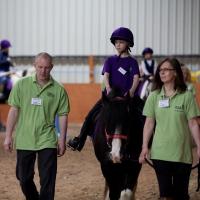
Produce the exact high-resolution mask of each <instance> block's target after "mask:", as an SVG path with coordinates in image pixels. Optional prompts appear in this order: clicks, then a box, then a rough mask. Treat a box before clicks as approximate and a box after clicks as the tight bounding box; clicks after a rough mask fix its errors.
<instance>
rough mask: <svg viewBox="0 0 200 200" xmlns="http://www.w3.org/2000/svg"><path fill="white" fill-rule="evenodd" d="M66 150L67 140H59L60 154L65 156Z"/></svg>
mask: <svg viewBox="0 0 200 200" xmlns="http://www.w3.org/2000/svg"><path fill="white" fill-rule="evenodd" d="M65 151H66V142H65V141H61V140H59V141H58V156H63V155H64V154H65Z"/></svg>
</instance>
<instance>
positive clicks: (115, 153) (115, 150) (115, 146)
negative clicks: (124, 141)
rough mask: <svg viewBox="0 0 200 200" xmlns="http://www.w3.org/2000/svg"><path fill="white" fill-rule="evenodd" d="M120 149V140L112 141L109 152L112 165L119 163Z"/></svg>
mask: <svg viewBox="0 0 200 200" xmlns="http://www.w3.org/2000/svg"><path fill="white" fill-rule="evenodd" d="M120 149H121V139H119V138H114V139H113V140H112V150H111V152H110V154H111V159H112V161H113V163H120V159H121V156H120Z"/></svg>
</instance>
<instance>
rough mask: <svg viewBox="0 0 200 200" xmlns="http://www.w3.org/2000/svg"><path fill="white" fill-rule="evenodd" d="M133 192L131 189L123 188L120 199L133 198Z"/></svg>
mask: <svg viewBox="0 0 200 200" xmlns="http://www.w3.org/2000/svg"><path fill="white" fill-rule="evenodd" d="M133 199H135V198H134V196H133V192H132V191H131V190H130V189H126V190H123V191H122V192H121V196H120V199H119V200H133Z"/></svg>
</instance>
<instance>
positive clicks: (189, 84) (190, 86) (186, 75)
mask: <svg viewBox="0 0 200 200" xmlns="http://www.w3.org/2000/svg"><path fill="white" fill-rule="evenodd" d="M181 69H182V72H183V78H184V81H185V83H186V85H187V90H188V91H191V92H192V94H193V95H194V96H195V95H196V91H195V87H194V85H193V84H192V81H191V73H190V70H189V69H188V68H187V66H186V65H185V64H183V63H181Z"/></svg>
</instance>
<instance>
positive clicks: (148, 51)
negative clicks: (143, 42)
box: [142, 47, 153, 56]
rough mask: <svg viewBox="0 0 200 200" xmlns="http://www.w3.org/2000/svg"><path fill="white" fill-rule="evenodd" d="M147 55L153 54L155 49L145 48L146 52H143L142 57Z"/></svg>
mask: <svg viewBox="0 0 200 200" xmlns="http://www.w3.org/2000/svg"><path fill="white" fill-rule="evenodd" d="M147 53H150V54H153V49H152V48H150V47H146V48H144V50H143V51H142V55H143V56H144V55H145V54H147Z"/></svg>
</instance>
